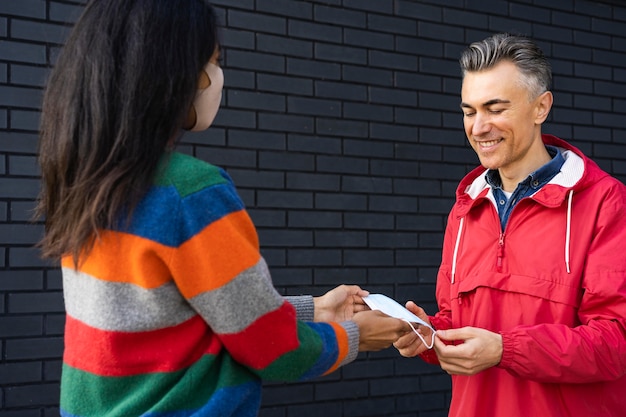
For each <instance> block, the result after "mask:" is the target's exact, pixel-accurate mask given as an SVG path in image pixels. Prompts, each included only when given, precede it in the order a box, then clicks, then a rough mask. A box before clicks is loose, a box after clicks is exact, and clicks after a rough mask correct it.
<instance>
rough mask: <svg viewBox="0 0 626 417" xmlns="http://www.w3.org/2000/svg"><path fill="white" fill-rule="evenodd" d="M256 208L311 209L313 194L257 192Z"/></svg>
mask: <svg viewBox="0 0 626 417" xmlns="http://www.w3.org/2000/svg"><path fill="white" fill-rule="evenodd" d="M257 207H274V208H301V209H306V208H309V209H310V208H313V194H312V193H308V192H294V191H263V190H261V191H259V192H257Z"/></svg>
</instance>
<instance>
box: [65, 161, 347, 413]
mask: <svg viewBox="0 0 626 417" xmlns="http://www.w3.org/2000/svg"><path fill="white" fill-rule="evenodd" d="M123 225H124V226H123V227H118V228H114V230H104V231H102V232H101V233H100V236H99V239H98V240H97V242H96V244H95V246H94V248H93V250H92V251H91V252H90V253H89V255H88V256H87V257H85V258H84V259H83V260H82V262H81V264H80V265H79V268H78V269H75V268H74V266H73V262H72V259H71V257H65V258H63V259H62V262H61V263H62V270H63V291H64V298H65V306H66V312H67V320H66V328H65V351H64V356H63V372H62V380H61V404H60V407H61V415H62V416H65V417H71V416H111V417H115V416H124V417H129V416H155V417H156V416H163V417H166V416H167V417H170V416H171V417H183V416H220V417H227V416H237V417H239V416H242V417H243V416H256V415H257V413H258V409H259V406H260V403H261V382H262V381H263V380H274V381H300V380H304V379H308V378H313V377H316V376H320V375H324V374H327V373H329V372H332V371H333V370H335V369H337V368H338V367H339V366H341V365H344V364H346V363H348V362H350V361H352V360H354V359H355V357H356V355H357V350H358V328H357V327H356V324H355V323H354V322H344V323H313V322H309V321H302V320H301V319H305V318H308V319H312V314H311V312H312V298H311V297H305V298H295V299H292V300H290V301H291V302H290V301H288V300H287V299H285V298H283V297H281V296H280V294H278V293H277V291H276V290H275V289H274V287H273V285H272V282H271V278H270V274H269V272H268V269H267V266H266V264H265V261H264V260H263V258H262V257H261V255H260V252H259V243H258V238H257V234H256V230H255V228H254V226H253V224H252V222H251V220H250V218H249V216H248V214H247V212H246V210H245V208H244V206H243V203H242V201H241V199H240V198H239V196H238V194H237V192H236V190H235V188H234V185H233V183H232V181H231V179H230V178H229V177H228V175H227V174H226V173H225V172H224V171H223V170H221V169H219V168H217V167H214V166H212V165H210V164H207V163H205V162H202V161H200V160H197V159H195V158H192V157H190V156H186V155H183V154H179V153H172V154H168V155H167V156H166V157H165V158H164V161H163V163H162V164H161V168H160V169H159V173H158V175H157V177H156V180H155V182H154V185H153V187H152V188H151V189H150V190H149V191H148V193H147V194H146V195H145V197H144V198H143V199H142V201H141V202H140V204H139V205H138V206H137V208H136V209H135V210H134V212H133V215H132V219H131V221H130V223H126V222H124V223H123ZM294 305H295V306H296V307H297V306H300V307H303V308H300V309H297V308H296V307H294ZM306 312H308V314H305V313H306ZM299 313H300V314H299Z"/></svg>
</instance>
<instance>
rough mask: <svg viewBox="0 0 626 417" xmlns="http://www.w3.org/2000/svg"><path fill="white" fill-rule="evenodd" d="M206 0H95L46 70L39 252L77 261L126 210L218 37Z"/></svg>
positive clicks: (170, 135)
mask: <svg viewBox="0 0 626 417" xmlns="http://www.w3.org/2000/svg"><path fill="white" fill-rule="evenodd" d="M216 21H217V19H216V16H215V13H214V11H213V8H212V7H211V5H210V4H209V3H208V2H207V1H206V0H176V1H174V0H91V1H89V2H88V4H87V6H86V7H85V10H84V12H83V14H82V15H81V17H80V19H79V20H78V22H77V23H76V25H75V27H74V28H73V30H72V32H71V34H70V36H69V38H68V40H67V42H66V44H65V46H64V48H63V50H62V51H61V53H60V55H59V57H58V60H57V62H56V64H55V66H54V68H53V70H52V72H51V74H50V77H49V80H48V83H47V87H46V91H45V94H44V100H43V107H42V119H41V131H40V141H39V163H40V165H41V171H42V180H43V181H42V182H43V184H42V190H41V193H40V196H39V204H38V207H37V216H38V217H41V216H45V226H46V227H45V235H44V237H43V239H42V240H41V242H40V244H39V246H40V248H41V250H42V255H43V257H46V258H59V257H61V256H64V255H72V256H73V257H74V262H75V263H77V262H78V259H79V257H80V256H81V254H82V253H83V252H84V251H89V250H90V248H91V247H92V246H93V243H94V241H95V239H96V238H97V236H98V231H99V230H101V229H103V228H109V227H112V226H113V225H115V224H117V223H119V221H120V216H122V215H123V214H124V213H125V214H126V215H127V216H129V215H130V213H132V210H133V208H134V207H135V206H136V204H137V203H138V202H139V200H140V199H141V197H142V196H143V195H144V194H145V192H146V191H147V189H148V187H149V186H150V184H151V182H152V180H153V177H154V175H155V173H156V169H157V166H158V163H159V161H160V159H161V158H162V156H163V154H164V152H165V150H166V149H167V147H168V144H171V143H172V141H173V140H175V139H176V138H177V136H178V135H180V132H181V130H180V129H181V126H182V124H183V123H184V121H185V118H186V116H187V113H188V110H189V108H190V106H191V103H192V101H193V98H194V95H195V93H196V88H197V80H198V74H200V72H201V71H202V68H203V67H204V65H206V63H207V62H208V61H209V59H210V58H211V56H212V55H213V52H214V50H215V48H216V47H217V45H218V40H217V24H216Z"/></svg>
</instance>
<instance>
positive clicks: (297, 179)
mask: <svg viewBox="0 0 626 417" xmlns="http://www.w3.org/2000/svg"><path fill="white" fill-rule="evenodd" d="M340 180H341V178H340V177H339V176H338V175H327V174H308V173H300V172H288V173H287V188H288V189H289V190H322V191H339V187H340Z"/></svg>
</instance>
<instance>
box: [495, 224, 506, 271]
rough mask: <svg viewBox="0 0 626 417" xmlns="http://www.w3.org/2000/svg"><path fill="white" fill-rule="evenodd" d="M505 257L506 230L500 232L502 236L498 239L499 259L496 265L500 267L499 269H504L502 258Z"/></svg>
mask: <svg viewBox="0 0 626 417" xmlns="http://www.w3.org/2000/svg"><path fill="white" fill-rule="evenodd" d="M503 257H504V232H501V233H500V238H499V239H498V261H497V262H496V266H497V267H498V271H501V269H502V258H503Z"/></svg>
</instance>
